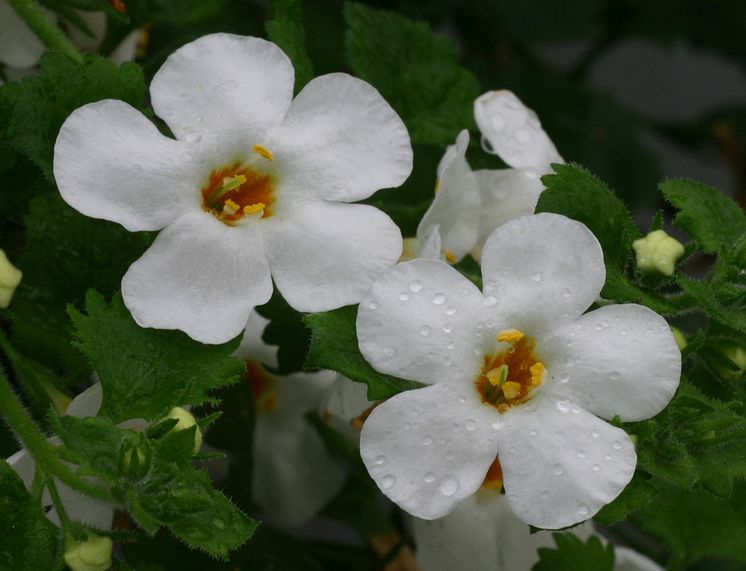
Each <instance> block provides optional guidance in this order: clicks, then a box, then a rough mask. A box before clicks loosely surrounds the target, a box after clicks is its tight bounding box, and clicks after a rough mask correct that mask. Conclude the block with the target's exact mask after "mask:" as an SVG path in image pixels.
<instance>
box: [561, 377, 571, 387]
mask: <svg viewBox="0 0 746 571" xmlns="http://www.w3.org/2000/svg"><path fill="white" fill-rule="evenodd" d="M559 382H560V383H561V384H563V385H566V384H567V383H569V382H570V377H569V376H567V375H562V376H561V377H560V378H559Z"/></svg>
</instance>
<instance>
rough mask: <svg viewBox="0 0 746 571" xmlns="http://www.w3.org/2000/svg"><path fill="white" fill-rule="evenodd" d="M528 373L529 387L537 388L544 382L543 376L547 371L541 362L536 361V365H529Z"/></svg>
mask: <svg viewBox="0 0 746 571" xmlns="http://www.w3.org/2000/svg"><path fill="white" fill-rule="evenodd" d="M529 371H531V386H533V387H538V386H539V385H540V384H541V382H542V381H543V380H544V374H545V373H546V371H547V370H546V368H545V367H544V363H542V362H541V361H537V362H536V363H534V364H533V365H531V368H530V369H529Z"/></svg>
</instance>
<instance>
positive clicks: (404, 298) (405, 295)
mask: <svg viewBox="0 0 746 571" xmlns="http://www.w3.org/2000/svg"><path fill="white" fill-rule="evenodd" d="M399 301H409V294H408V293H406V292H401V293H400V294H399Z"/></svg>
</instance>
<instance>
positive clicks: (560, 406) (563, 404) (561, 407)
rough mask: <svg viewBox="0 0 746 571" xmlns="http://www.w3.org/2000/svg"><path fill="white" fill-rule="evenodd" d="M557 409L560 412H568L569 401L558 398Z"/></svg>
mask: <svg viewBox="0 0 746 571" xmlns="http://www.w3.org/2000/svg"><path fill="white" fill-rule="evenodd" d="M557 410H558V411H560V412H570V403H569V402H568V401H566V400H558V401H557Z"/></svg>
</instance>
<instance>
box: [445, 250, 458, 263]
mask: <svg viewBox="0 0 746 571" xmlns="http://www.w3.org/2000/svg"><path fill="white" fill-rule="evenodd" d="M443 255H444V256H445V258H446V262H448V263H449V264H453V263H455V262H456V254H454V253H453V252H452V251H451V250H445V251H444V252H443Z"/></svg>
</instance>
